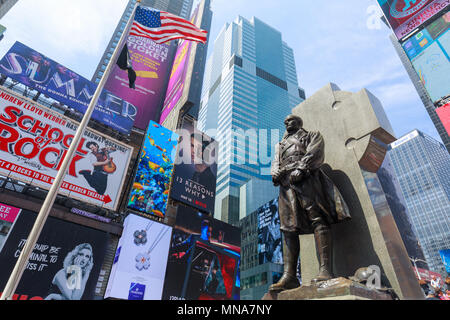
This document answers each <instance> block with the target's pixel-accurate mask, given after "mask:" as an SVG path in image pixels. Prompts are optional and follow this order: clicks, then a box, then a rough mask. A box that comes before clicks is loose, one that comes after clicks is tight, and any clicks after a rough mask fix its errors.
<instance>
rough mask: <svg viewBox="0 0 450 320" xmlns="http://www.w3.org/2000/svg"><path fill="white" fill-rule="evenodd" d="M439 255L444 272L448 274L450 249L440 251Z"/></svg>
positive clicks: (449, 269)
mask: <svg viewBox="0 0 450 320" xmlns="http://www.w3.org/2000/svg"><path fill="white" fill-rule="evenodd" d="M439 254H440V255H441V259H442V262H443V263H444V267H445V271H447V273H450V249H446V250H440V251H439Z"/></svg>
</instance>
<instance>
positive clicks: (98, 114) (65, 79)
mask: <svg viewBox="0 0 450 320" xmlns="http://www.w3.org/2000/svg"><path fill="white" fill-rule="evenodd" d="M0 73H1V74H3V75H5V76H8V77H10V78H11V79H13V80H16V81H18V82H20V83H22V84H24V85H26V86H28V87H30V88H33V89H35V90H37V91H39V92H42V93H43V94H45V95H47V96H49V97H51V98H53V99H55V100H57V101H59V102H61V103H63V104H65V105H67V106H69V107H71V108H73V109H75V110H77V111H78V112H81V113H83V114H84V113H85V112H86V110H87V108H88V106H89V103H90V101H91V99H92V97H93V95H94V92H95V90H96V89H97V85H96V84H95V83H93V82H91V81H89V80H87V79H85V78H83V77H82V76H80V75H79V74H77V73H75V72H73V71H71V70H69V69H67V68H66V67H64V66H62V65H60V64H58V63H56V62H55V61H53V60H51V59H50V58H48V57H46V56H44V55H42V54H40V53H39V52H37V51H35V50H33V49H31V48H29V47H27V46H26V45H24V44H22V43H20V42H16V43H15V44H14V45H13V46H12V47H11V49H10V50H9V51H8V53H7V54H6V55H5V56H4V57H3V58H2V60H1V61H0ZM135 109H136V108H135V107H134V106H133V105H132V104H130V103H129V102H127V101H124V100H122V99H120V98H118V97H117V95H115V94H112V93H111V92H109V91H108V90H103V91H102V93H101V95H100V98H99V101H98V103H97V106H96V107H95V110H94V112H93V114H92V119H95V120H98V121H100V122H102V123H104V124H106V125H107V126H109V127H111V128H113V129H115V130H117V131H119V132H122V133H125V134H128V133H129V132H130V130H131V128H132V127H133V123H134V121H135V119H136V111H135Z"/></svg>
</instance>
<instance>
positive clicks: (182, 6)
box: [92, 0, 194, 83]
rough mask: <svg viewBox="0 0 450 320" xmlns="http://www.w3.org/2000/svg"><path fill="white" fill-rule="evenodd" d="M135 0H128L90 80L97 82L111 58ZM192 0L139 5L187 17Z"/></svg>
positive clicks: (144, 1)
mask: <svg viewBox="0 0 450 320" xmlns="http://www.w3.org/2000/svg"><path fill="white" fill-rule="evenodd" d="M136 1H137V0H129V2H128V4H127V7H126V8H125V11H124V13H123V15H122V17H121V18H120V22H119V24H118V25H117V28H116V30H115V31H114V33H113V36H112V38H111V40H110V41H109V44H108V46H107V47H106V50H105V52H104V53H103V56H102V59H101V60H100V62H99V64H98V67H97V70H95V73H94V76H93V77H92V81H93V82H95V83H99V82H100V79H101V78H102V76H103V73H104V72H105V70H106V67H107V66H108V63H109V61H110V60H111V57H112V54H113V52H114V50H115V49H116V47H117V45H118V43H119V40H120V37H121V36H122V33H123V31H124V30H125V27H126V25H127V22H128V21H129V20H130V18H131V15H132V14H133V8H134V6H135V4H136ZM193 2H194V0H142V1H141V5H142V6H146V7H151V8H155V9H158V10H162V11H167V12H170V13H173V14H176V15H177V16H180V17H182V18H185V19H189V17H190V14H191V10H192V4H193Z"/></svg>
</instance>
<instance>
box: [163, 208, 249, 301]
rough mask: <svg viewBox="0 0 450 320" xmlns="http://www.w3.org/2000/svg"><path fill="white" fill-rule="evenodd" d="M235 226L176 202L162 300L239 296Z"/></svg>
mask: <svg viewBox="0 0 450 320" xmlns="http://www.w3.org/2000/svg"><path fill="white" fill-rule="evenodd" d="M240 246H241V232H240V229H239V228H236V227H234V226H232V225H229V224H226V223H224V222H222V221H219V220H216V219H214V218H212V217H210V216H207V215H204V214H202V213H200V212H198V211H196V210H194V209H192V208H189V207H185V206H183V205H179V206H178V208H177V218H176V222H175V226H174V229H173V234H172V241H171V245H170V250H169V259H168V263H167V271H166V279H165V282H164V291H163V300H239V296H240V273H239V267H240V252H241V249H240Z"/></svg>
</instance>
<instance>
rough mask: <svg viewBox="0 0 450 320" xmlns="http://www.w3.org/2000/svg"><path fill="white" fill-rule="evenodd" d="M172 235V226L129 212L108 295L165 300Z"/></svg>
mask: <svg viewBox="0 0 450 320" xmlns="http://www.w3.org/2000/svg"><path fill="white" fill-rule="evenodd" d="M171 235H172V228H171V227H169V226H166V225H164V224H161V223H158V222H155V221H153V220H149V219H146V218H144V217H141V216H138V215H134V214H130V215H128V217H127V218H126V219H125V221H124V229H123V233H122V237H121V238H120V240H119V244H118V246H117V250H116V254H115V257H114V261H113V266H112V269H111V274H110V277H109V281H108V286H107V288H106V293H105V298H115V299H123V300H161V297H162V291H163V285H164V278H165V273H166V266H167V257H168V253H169V245H170V239H171Z"/></svg>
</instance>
